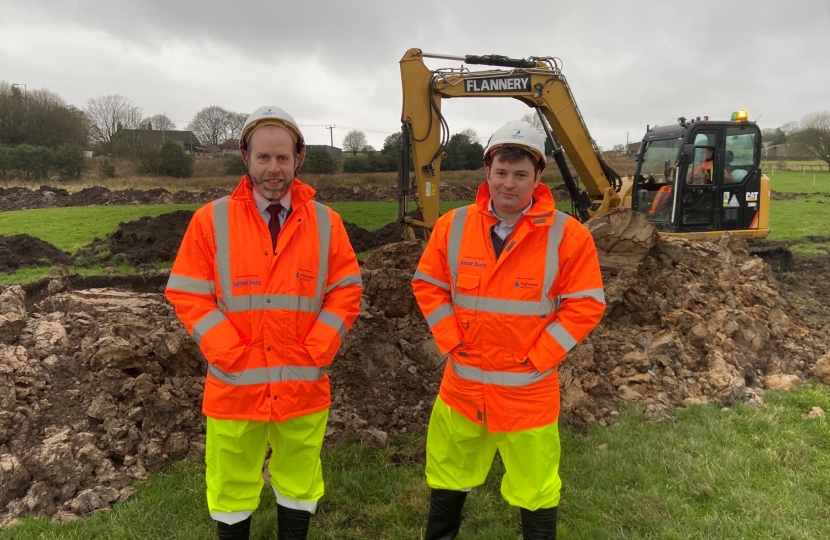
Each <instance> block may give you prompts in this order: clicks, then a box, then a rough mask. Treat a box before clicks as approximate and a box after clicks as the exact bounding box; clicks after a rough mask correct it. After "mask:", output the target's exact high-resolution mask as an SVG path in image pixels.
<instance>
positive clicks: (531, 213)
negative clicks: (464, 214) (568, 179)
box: [475, 181, 556, 225]
mask: <svg viewBox="0 0 830 540" xmlns="http://www.w3.org/2000/svg"><path fill="white" fill-rule="evenodd" d="M475 207H476V209H477V210H478V211H479V212H480V213H481V214H483V215H485V216H490V215H491V214H490V184H488V183H487V182H486V181H485V182H483V183H482V184H481V185H480V186H478V193H477V194H476V202H475ZM555 212H556V203H555V202H554V200H553V194H552V193H551V192H550V188H548V186H546V185H545V184H543V183H542V182H539V185H538V186H536V189H534V190H533V205H532V206H531V207H530V209H529V210H528V211H527V212H526V213H525V216H528V217H533V218H540V217H546V218H548V220H549V221H550V222H551V223H552V222H553V214H554V213H555ZM493 219H498V218H493ZM535 221H536V220H534V222H535ZM538 224H542V223H538ZM545 224H547V225H549V224H550V223H545Z"/></svg>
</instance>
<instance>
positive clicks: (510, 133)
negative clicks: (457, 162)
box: [484, 120, 546, 166]
mask: <svg viewBox="0 0 830 540" xmlns="http://www.w3.org/2000/svg"><path fill="white" fill-rule="evenodd" d="M500 146H517V147H519V148H523V149H525V150H527V151H528V152H530V153H531V154H533V155H534V156H536V158H537V159H539V160H540V163H541V165H542V166H544V165H545V163H546V161H545V138H544V137H543V136H542V134H541V133H539V132H538V131H536V130H535V129H534V128H533V126H531V125H530V124H528V123H527V122H522V121H520V120H512V121H510V122H508V123H506V124H505V125H503V126H502V127H500V128H499V129H497V130H496V132H495V133H493V135H492V136H491V137H490V140H489V141H487V148H485V149H484V159H485V161H486V160H487V156H489V155H490V153H491V152H493V150H495V149H496V148H498V147H500Z"/></svg>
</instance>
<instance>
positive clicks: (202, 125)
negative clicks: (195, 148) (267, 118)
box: [187, 105, 248, 146]
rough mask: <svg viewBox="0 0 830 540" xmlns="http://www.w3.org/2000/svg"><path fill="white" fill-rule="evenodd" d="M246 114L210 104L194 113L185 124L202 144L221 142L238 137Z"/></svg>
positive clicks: (217, 143)
mask: <svg viewBox="0 0 830 540" xmlns="http://www.w3.org/2000/svg"><path fill="white" fill-rule="evenodd" d="M247 119H248V115H247V114H245V113H237V112H232V111H228V110H225V109H223V108H222V107H219V106H216V105H212V106H210V107H205V108H204V109H202V110H201V111H199V112H197V113H196V116H194V117H193V120H191V121H190V123H189V124H188V125H187V129H189V130H190V131H192V132H193V133H194V134H195V135H196V137H198V138H199V140H200V141H201V142H202V143H203V144H215V145H217V146H218V145H220V144H221V143H223V142H225V141H227V140H229V139H237V138H239V134H240V133H242V127H243V126H244V125H245V120H247Z"/></svg>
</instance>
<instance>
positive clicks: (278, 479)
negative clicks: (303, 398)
mask: <svg viewBox="0 0 830 540" xmlns="http://www.w3.org/2000/svg"><path fill="white" fill-rule="evenodd" d="M328 417H329V410H328V409H326V410H324V411H320V412H316V413H313V414H307V415H305V416H299V417H297V418H292V419H291V420H286V421H285V422H253V421H248V420H218V419H215V418H208V419H207V440H206V441H205V462H206V463H207V471H206V473H205V479H206V481H207V502H208V510H209V511H210V517H212V518H213V519H214V520H216V521H221V522H223V523H227V524H229V525H232V524H234V523H238V522H240V521H242V520H245V519H247V518H248V516H250V515H251V514H253V512H254V510H256V508H257V507H258V506H259V496H260V493H261V492H262V486H263V484H264V483H265V482H264V480H263V478H262V466H263V464H264V463H265V451H266V444H270V445H271V450H272V453H271V460H270V461H269V463H268V471H269V472H270V473H271V487H272V488H273V489H274V494H275V495H276V497H277V503H279V504H280V505H282V506H286V507H288V508H293V509H295V510H306V511H309V512H315V511H316V510H317V500H318V499H320V497H322V496H323V493H324V489H323V470H322V465H321V463H320V449H321V448H322V446H323V435H325V432H326V422H327V421H328Z"/></svg>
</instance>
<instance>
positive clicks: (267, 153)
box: [242, 126, 297, 201]
mask: <svg viewBox="0 0 830 540" xmlns="http://www.w3.org/2000/svg"><path fill="white" fill-rule="evenodd" d="M295 151H296V146H295V144H294V139H292V138H291V134H290V133H289V132H288V130H286V129H285V128H282V127H280V126H264V127H261V128H259V129H257V130H255V131H254V133H253V135H251V138H250V140H249V141H248V150H247V151H245V150H243V154H242V156H243V157H244V158H245V161H246V162H247V163H248V176H250V177H251V181H252V182H253V184H254V189H255V190H256V191H257V193H259V194H260V195H262V196H263V197H265V198H266V199H268V200H269V201H278V200H280V199H281V198H282V197H283V196H284V195H285V193H286V192H287V191H288V188H289V187H290V186H291V182H293V180H294V170H295V164H296V162H297V158H296V156H295V155H294V152H295Z"/></svg>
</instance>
